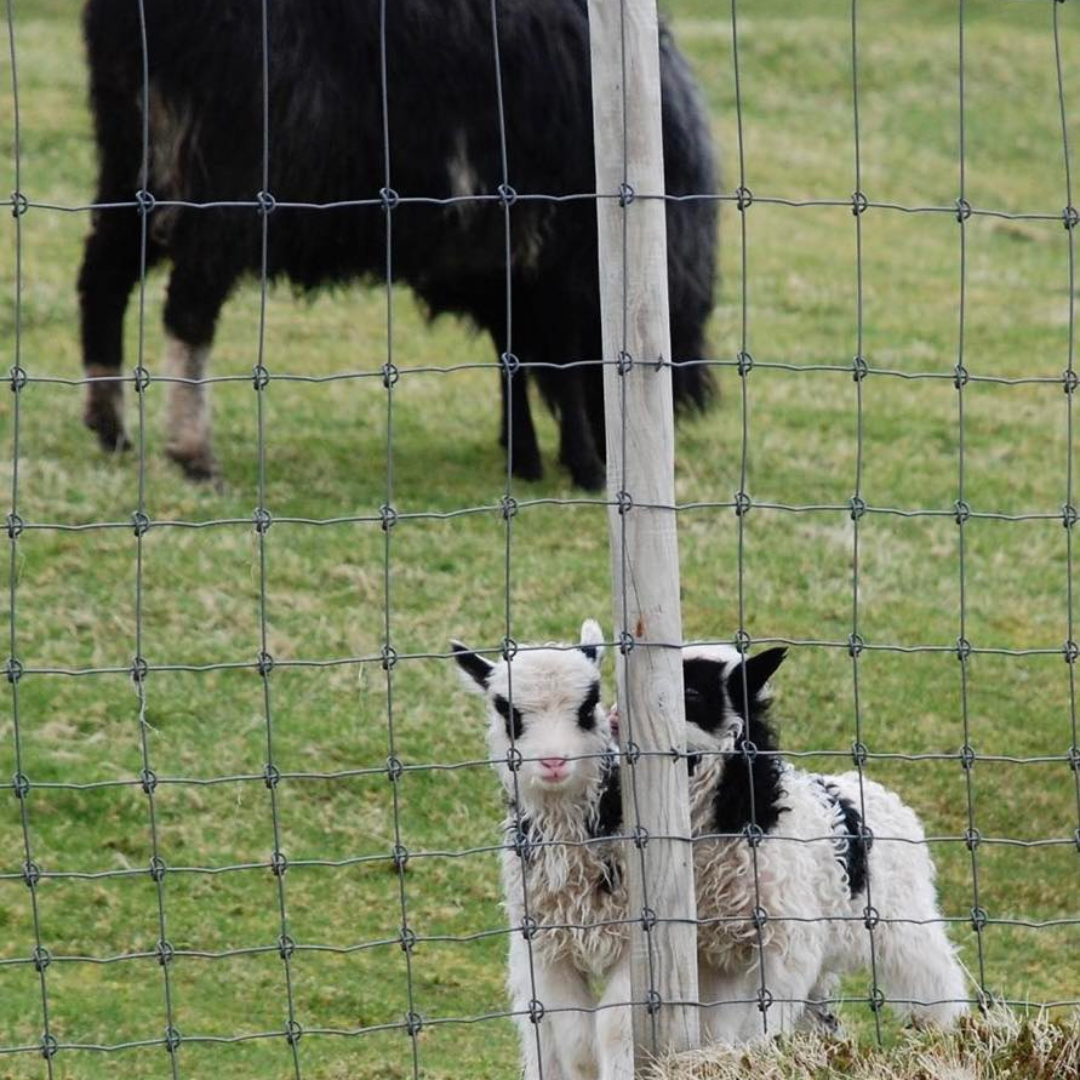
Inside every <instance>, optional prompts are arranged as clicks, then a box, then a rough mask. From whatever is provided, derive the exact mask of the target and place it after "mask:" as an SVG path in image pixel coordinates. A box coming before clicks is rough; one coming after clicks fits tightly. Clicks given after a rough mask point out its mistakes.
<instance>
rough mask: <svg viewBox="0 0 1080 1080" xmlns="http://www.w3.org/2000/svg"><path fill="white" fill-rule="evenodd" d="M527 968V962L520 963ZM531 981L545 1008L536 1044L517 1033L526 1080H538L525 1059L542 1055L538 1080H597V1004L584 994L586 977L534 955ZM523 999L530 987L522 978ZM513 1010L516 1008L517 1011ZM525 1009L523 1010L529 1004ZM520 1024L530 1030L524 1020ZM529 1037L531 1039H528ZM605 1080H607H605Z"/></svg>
mask: <svg viewBox="0 0 1080 1080" xmlns="http://www.w3.org/2000/svg"><path fill="white" fill-rule="evenodd" d="M525 963H526V964H527V963H528V960H527V959H526V960H525ZM532 978H533V980H534V981H535V987H536V1001H538V1002H540V1003H541V1004H542V1005H543V1008H544V1016H543V1019H542V1020H540V1022H539V1024H538V1025H536V1026H537V1028H538V1029H539V1033H540V1039H539V1045H537V1039H536V1036H535V1035H534V1034H532V1033H531V1032H526V1031H525V1030H524V1028H522V1034H523V1042H522V1048H523V1050H524V1051H525V1077H526V1078H527V1080H532V1078H533V1077H534V1076H536V1077H539V1075H540V1071H539V1069H538V1068H537V1069H536V1072H535V1073H530V1072H529V1068H530V1066H532V1067H534V1068H535V1067H536V1062H535V1060H533V1061H530V1058H529V1055H530V1054H532V1053H537V1052H538V1053H539V1054H540V1055H542V1056H543V1080H550V1078H551V1077H552V1076H556V1077H559V1078H560V1080H599V1078H600V1065H599V1054H598V1052H597V1046H596V1020H595V1012H596V999H595V998H594V996H593V994H592V993H591V992H590V990H589V986H588V983H587V981H586V979H585V977H584V976H583V975H582V974H581V972H580V971H578V970H577V969H576V968H574V967H572V966H571V965H569V964H567V963H554V964H553V963H549V962H547V961H546V960H544V959H543V958H542V957H540V956H538V955H536V954H535V953H534V955H533V967H532ZM522 989H523V990H525V992H526V994H528V993H529V992H530V990H531V986H530V984H529V982H528V979H527V977H526V982H525V986H523V987H522ZM521 1008H522V1006H521V1005H517V1006H516V1009H521ZM524 1008H525V1009H526V1010H527V1009H528V999H526V1003H525V1006H524ZM525 1025H527V1026H528V1027H532V1026H533V1025H532V1022H531V1020H530V1019H529V1017H527V1016H526V1018H525ZM530 1036H531V1037H530ZM605 1080H606V1078H605Z"/></svg>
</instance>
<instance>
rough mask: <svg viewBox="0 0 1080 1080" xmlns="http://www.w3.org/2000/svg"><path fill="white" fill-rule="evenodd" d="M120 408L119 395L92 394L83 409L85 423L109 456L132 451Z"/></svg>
mask: <svg viewBox="0 0 1080 1080" xmlns="http://www.w3.org/2000/svg"><path fill="white" fill-rule="evenodd" d="M119 406H120V401H119V395H116V394H109V395H106V394H95V393H91V394H90V395H89V396H88V397H87V401H86V407H85V408H84V409H83V423H84V424H85V425H86V426H87V427H88V428H89V429H90V430H91V431H92V432H93V433H94V434H95V435H96V436H97V438H98V444H99V445H100V447H101V449H102V450H104V451H105V452H106V453H107V454H114V453H116V452H117V451H118V450H130V449H131V440H130V439H129V438H128V437H127V434H126V432H125V431H124V421H123V420H122V419H121V416H120V407H119Z"/></svg>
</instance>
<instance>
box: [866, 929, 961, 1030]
mask: <svg viewBox="0 0 1080 1080" xmlns="http://www.w3.org/2000/svg"><path fill="white" fill-rule="evenodd" d="M912 916H913V917H918V915H917V913H915V912H912ZM925 917H926V918H939V917H940V916H939V914H938V912H937V910H936V909H935V910H933V911H932V912H931V913H928V914H927V915H926V916H925ZM883 931H884V932H881V933H879V935H878V948H877V964H878V981H879V983H880V984H881V989H882V991H883V992H884V994H885V998H886V1000H887V1001H888V1002H889V1003H890V1004H891V1005H892V1007H893V1008H894V1009H896V1011H897V1012H899V1013H901V1014H903V1015H905V1016H908V1017H910V1018H911V1020H912V1021H913V1022H914V1023H916V1024H919V1025H925V1024H930V1025H933V1026H936V1027H949V1026H950V1025H951V1024H953V1023H954V1022H955V1021H956V1020H958V1019H959V1018H960V1017H961V1016H963V1015H964V1014H965V1013H966V1012H967V1011H968V1000H969V998H970V996H971V995H970V993H969V991H968V987H967V980H966V979H965V977H964V971H963V969H962V968H961V967H960V963H959V961H958V960H957V958H956V952H955V950H954V948H953V946H952V943H951V942H950V941H949V939H948V937H947V935H946V933H945V928H944V926H943V925H942V924H941V923H924V924H916V923H890V924H889V925H888V926H887V927H883Z"/></svg>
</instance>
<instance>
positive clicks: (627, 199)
mask: <svg viewBox="0 0 1080 1080" xmlns="http://www.w3.org/2000/svg"><path fill="white" fill-rule="evenodd" d="M635 198H637V192H635V191H634V188H633V185H631V184H627V183H622V184H620V185H619V205H620V206H622V207H627V206H629V205H630V204H631V203H632V202H633V201H634V199H635Z"/></svg>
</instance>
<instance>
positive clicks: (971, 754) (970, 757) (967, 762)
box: [960, 743, 977, 772]
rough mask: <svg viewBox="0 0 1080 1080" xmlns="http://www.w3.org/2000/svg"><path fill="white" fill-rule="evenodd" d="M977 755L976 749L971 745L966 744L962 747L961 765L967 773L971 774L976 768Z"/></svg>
mask: <svg viewBox="0 0 1080 1080" xmlns="http://www.w3.org/2000/svg"><path fill="white" fill-rule="evenodd" d="M976 757H977V755H976V753H975V747H974V746H972V745H971V743H964V745H963V746H962V747H960V765H961V767H962V768H963V769H964V771H965V772H970V771H971V770H972V769H974V768H975V759H976Z"/></svg>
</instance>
